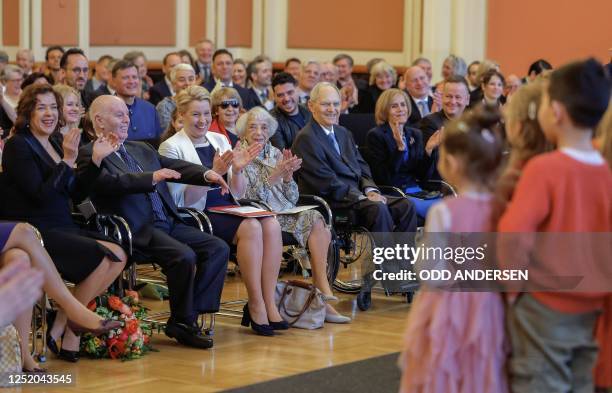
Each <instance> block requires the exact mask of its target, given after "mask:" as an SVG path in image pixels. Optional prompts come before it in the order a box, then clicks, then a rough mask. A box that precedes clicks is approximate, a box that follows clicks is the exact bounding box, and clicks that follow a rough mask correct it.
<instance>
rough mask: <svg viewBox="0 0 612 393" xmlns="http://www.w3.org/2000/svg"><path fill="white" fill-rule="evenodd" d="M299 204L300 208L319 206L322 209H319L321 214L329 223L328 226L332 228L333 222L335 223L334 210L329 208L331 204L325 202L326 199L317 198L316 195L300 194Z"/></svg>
mask: <svg viewBox="0 0 612 393" xmlns="http://www.w3.org/2000/svg"><path fill="white" fill-rule="evenodd" d="M297 204H298V206H299V205H319V206H320V207H321V209H319V212H320V213H321V214H323V216H324V217H325V221H326V222H327V225H329V226H332V221H333V214H332V210H331V208H330V207H329V204H328V203H327V201H325V199H323V198H321V197H320V196H316V195H310V194H300V197H299V199H298V203H297ZM321 210H323V211H321Z"/></svg>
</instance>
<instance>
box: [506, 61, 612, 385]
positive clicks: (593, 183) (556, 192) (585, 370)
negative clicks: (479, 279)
mask: <svg viewBox="0 0 612 393" xmlns="http://www.w3.org/2000/svg"><path fill="white" fill-rule="evenodd" d="M609 99H610V81H609V80H608V79H607V78H606V76H605V73H604V70H603V67H602V66H601V64H599V63H598V62H597V61H595V60H592V59H590V60H586V61H582V62H576V63H571V64H568V65H566V66H564V67H561V68H559V69H558V70H556V71H554V72H553V73H552V74H551V76H550V80H549V82H547V83H546V87H545V89H544V92H543V96H542V101H541V106H540V108H539V111H538V120H539V122H540V125H541V126H542V129H543V130H544V133H545V134H546V137H547V139H548V140H549V141H550V142H551V143H553V144H554V145H556V146H557V150H556V151H554V152H551V153H546V154H542V155H540V156H538V157H535V158H533V159H532V160H530V161H529V162H528V164H527V165H526V166H525V168H524V170H523V173H522V175H521V177H520V180H519V181H518V184H517V187H516V190H515V191H514V194H513V196H512V200H511V201H510V203H509V204H508V208H507V209H506V211H505V213H504V214H503V216H502V217H501V220H500V222H499V226H498V229H499V231H500V232H527V233H529V232H610V231H611V230H612V223H611V222H610V221H611V217H612V173H611V172H610V169H609V167H608V165H607V164H606V163H605V161H604V159H603V158H602V156H601V154H600V153H599V152H597V151H596V150H595V149H594V148H593V146H592V143H591V139H592V137H593V128H594V127H595V126H596V125H597V123H598V122H599V120H600V119H601V117H602V115H603V113H604V112H605V110H606V107H607V105H608V101H609ZM514 254H516V252H514ZM508 255H510V256H512V255H513V254H512V253H508ZM604 298H605V294H597V293H589V294H584V293H570V292H532V293H525V294H522V295H520V296H519V298H518V299H517V300H516V301H515V302H514V303H513V304H512V305H511V306H510V307H509V309H508V310H507V313H508V330H509V333H510V338H511V341H512V357H511V360H510V365H509V372H510V383H511V388H512V391H514V392H521V393H529V392H570V391H571V392H574V393H582V392H584V393H587V392H588V393H592V392H593V389H594V388H593V377H592V371H593V365H594V362H595V357H596V354H597V345H596V344H595V341H594V338H593V330H594V326H595V321H596V318H597V313H598V310H600V309H601V307H602V303H603V299H604Z"/></svg>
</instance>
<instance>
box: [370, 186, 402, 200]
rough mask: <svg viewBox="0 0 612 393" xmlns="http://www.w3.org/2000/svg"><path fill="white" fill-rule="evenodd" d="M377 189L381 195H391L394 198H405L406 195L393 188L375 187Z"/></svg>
mask: <svg viewBox="0 0 612 393" xmlns="http://www.w3.org/2000/svg"><path fill="white" fill-rule="evenodd" d="M377 187H378V189H379V190H380V191H381V192H382V193H383V194H386V195H391V196H395V197H399V198H406V193H404V191H402V190H400V189H399V188H397V187H395V186H385V185H382V186H379V185H377Z"/></svg>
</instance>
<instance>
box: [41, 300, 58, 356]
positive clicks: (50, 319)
mask: <svg viewBox="0 0 612 393" xmlns="http://www.w3.org/2000/svg"><path fill="white" fill-rule="evenodd" d="M45 317H46V318H47V334H46V340H47V348H49V350H50V351H51V352H53V354H55V355H59V353H60V350H59V347H58V346H57V342H56V341H55V339H54V338H53V336H51V328H53V324H54V323H55V318H56V317H57V310H48V311H47V315H46V316H45Z"/></svg>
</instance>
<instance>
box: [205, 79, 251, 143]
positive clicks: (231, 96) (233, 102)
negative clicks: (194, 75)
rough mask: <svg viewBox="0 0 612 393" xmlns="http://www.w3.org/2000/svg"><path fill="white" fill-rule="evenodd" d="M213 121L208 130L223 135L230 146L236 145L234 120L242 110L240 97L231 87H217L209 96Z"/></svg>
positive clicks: (236, 119)
mask: <svg viewBox="0 0 612 393" xmlns="http://www.w3.org/2000/svg"><path fill="white" fill-rule="evenodd" d="M210 100H211V105H212V116H213V121H212V124H211V125H210V127H209V131H212V132H216V133H218V134H221V135H223V136H225V138H226V139H227V141H228V142H229V144H230V145H231V146H236V143H237V142H238V135H236V122H237V121H238V116H240V114H241V113H243V112H244V109H243V107H242V98H240V94H238V91H237V90H236V89H234V88H232V87H219V88H217V89H215V90H213V92H212V94H211V96H210Z"/></svg>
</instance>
